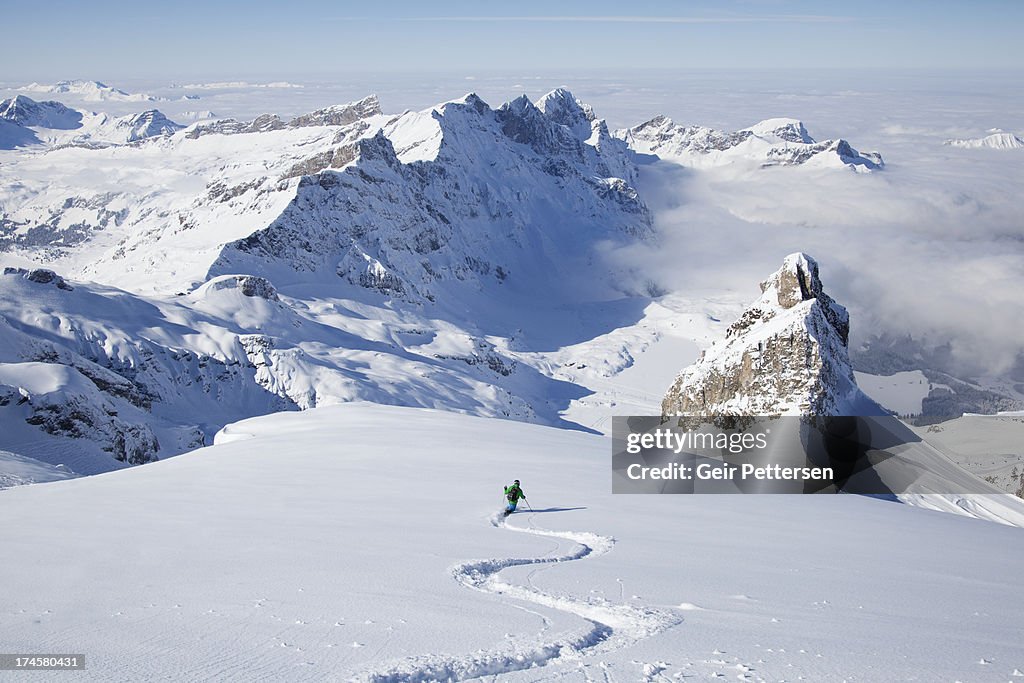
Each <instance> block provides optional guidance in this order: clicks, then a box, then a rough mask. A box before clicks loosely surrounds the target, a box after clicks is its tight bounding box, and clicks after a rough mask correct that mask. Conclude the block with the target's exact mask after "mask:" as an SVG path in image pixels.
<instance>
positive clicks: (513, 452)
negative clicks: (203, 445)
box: [0, 404, 1024, 682]
mask: <svg viewBox="0 0 1024 683" xmlns="http://www.w3.org/2000/svg"><path fill="white" fill-rule="evenodd" d="M218 443H219V444H220V445H217V446H214V447H212V448H207V449H203V450H201V451H197V452H195V453H192V454H189V455H186V456H183V457H180V458H174V459H172V460H168V461H165V462H160V463H154V464H152V465H147V466H145V467H141V468H135V469H132V470H128V471H122V472H115V473H111V474H108V475H103V476H101V477H90V478H86V479H77V480H72V481H67V482H56V483H52V484H39V485H34V486H24V487H19V488H16V489H11V490H7V491H4V492H2V494H0V517H2V518H3V519H4V521H5V523H4V524H3V525H0V545H2V546H3V547H4V548H5V549H6V550H7V553H8V554H9V556H10V558H12V560H11V561H8V562H3V563H0V583H2V585H4V586H5V588H6V590H7V595H8V598H7V606H6V608H5V611H4V616H3V618H2V619H0V640H2V641H3V642H4V643H5V646H6V647H8V648H9V649H11V650H13V651H52V652H58V651H59V652H63V651H76V652H84V653H86V656H87V660H86V662H87V671H88V675H89V677H90V678H93V679H100V680H137V679H141V678H160V677H168V676H170V677H174V678H187V679H189V680H218V681H236V680H237V681H251V680H254V679H267V680H291V681H305V680H310V681H312V680H324V679H332V680H349V679H353V678H354V679H356V680H362V681H413V680H449V679H452V680H464V679H467V678H471V677H487V678H490V677H497V678H498V679H499V680H502V681H505V680H508V681H549V680H551V681H553V680H559V681H581V682H582V681H587V680H616V681H647V680H651V681H655V680H673V679H676V678H683V679H688V678H694V679H705V678H728V679H733V680H735V679H736V678H737V677H740V678H743V679H748V678H749V679H750V680H757V679H761V680H780V679H785V680H800V679H801V678H802V679H804V680H816V681H826V680H827V681H831V680H843V679H846V680H871V681H881V680H911V679H919V680H1013V672H1014V670H1015V669H1016V670H1020V669H1024V655H1022V652H1021V649H1020V643H1019V638H1018V637H1017V631H1018V629H1017V620H1018V615H1019V614H1020V612H1021V611H1022V610H1024V595H1022V593H1021V591H1020V590H1018V586H1019V579H1018V576H1019V567H1020V566H1021V563H1024V544H1021V543H1020V534H1021V530H1020V529H1014V528H1010V527H1006V526H1002V525H997V524H991V523H986V522H981V521H978V520H972V519H967V518H964V517H956V516H953V515H944V514H937V513H934V512H929V511H924V510H918V509H913V508H909V507H907V506H903V505H898V504H893V503H890V502H885V501H881V500H877V499H871V498H865V497H860V496H712V497H707V496H700V497H697V496H657V495H649V496H643V495H640V496H613V495H612V494H611V493H610V492H609V487H608V474H609V472H608V470H607V469H606V468H607V467H608V460H607V456H608V449H609V442H608V441H607V440H606V439H604V438H601V437H596V436H592V435H585V434H580V433H578V432H575V433H574V432H568V431H565V430H555V429H550V428H543V427H536V426H531V425H523V424H520V423H514V422H508V421H498V420H487V419H480V418H474V417H467V416H460V415H454V414H451V413H443V412H437V411H425V410H411V409H402V408H392V407H386V406H372V405H360V404H349V405H345V406H336V407H331V408H323V409H317V410H315V411H306V412H303V413H288V414H281V415H275V416H269V417H264V418H257V419H255V420H250V421H246V422H243V423H240V424H237V425H232V426H231V427H230V428H229V429H228V430H226V431H225V432H224V433H222V434H221V436H220V437H219V438H218ZM514 478H518V479H521V480H522V482H523V487H524V489H525V491H526V493H527V495H528V502H529V503H530V507H532V508H533V511H532V512H531V511H530V510H528V509H525V506H523V508H524V509H523V511H522V512H521V513H517V514H515V515H513V516H512V517H510V518H509V519H508V521H507V523H505V524H502V523H501V522H500V521H499V520H498V519H497V517H496V514H495V513H496V512H497V509H498V508H499V506H500V504H501V497H500V493H501V488H500V487H501V485H502V484H505V483H507V482H508V481H510V480H512V479H514ZM666 520H671V521H670V522H668V521H666ZM809 520H810V527H809ZM41 537H45V538H48V539H50V541H51V542H48V543H41V542H39V539H40V538H41ZM115 548H116V549H117V550H116V551H113V550H111V549H115ZM98 549H99V550H98ZM979 558H984V561H979ZM29 567H31V571H28V570H27V568H29ZM241 568H244V571H243V570H241ZM68 576H73V577H75V581H74V582H73V583H69V582H68V580H67V577H68ZM65 675H66V674H61V676H65Z"/></svg>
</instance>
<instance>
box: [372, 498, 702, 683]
mask: <svg viewBox="0 0 1024 683" xmlns="http://www.w3.org/2000/svg"><path fill="white" fill-rule="evenodd" d="M490 522H491V524H492V525H494V526H495V527H499V528H503V529H507V530H509V531H514V532H517V533H525V534H533V535H536V536H547V537H548V538H555V539H564V540H569V541H572V542H574V543H575V544H576V548H575V549H574V550H573V551H572V552H569V553H567V554H564V555H558V556H554V557H530V558H491V559H486V560H473V561H470V562H463V563H462V564H458V565H456V566H455V567H453V568H452V570H451V572H452V577H453V578H454V579H455V580H456V581H458V582H459V583H461V584H462V585H464V586H466V587H467V588H470V589H473V590H476V591H480V592H483V593H491V594H494V595H501V596H505V597H509V598H514V599H515V600H520V601H524V602H530V603H533V604H535V605H541V606H543V607H548V608H551V609H555V610H559V611H562V612H568V613H570V614H575V615H577V616H579V617H581V618H582V619H584V620H585V622H586V623H587V625H586V626H585V627H584V628H582V629H578V630H576V631H571V632H569V633H567V634H564V635H562V636H561V637H560V638H558V639H557V640H553V641H549V642H544V641H541V642H537V643H535V644H532V645H529V646H518V647H511V648H503V649H496V650H491V651H477V652H475V653H472V654H466V655H422V656H415V657H409V658H407V659H405V660H403V661H401V662H400V663H398V664H396V665H394V666H392V667H390V668H388V669H387V670H378V671H376V672H372V673H367V674H364V675H363V676H362V677H359V678H358V679H356V680H360V681H368V682H372V683H385V682H387V683H398V682H403V683H404V682H427V681H463V680H467V679H472V678H479V677H481V676H494V675H498V674H503V673H511V672H514V671H522V670H524V669H532V668H535V667H540V666H545V665H547V664H551V663H553V662H555V661H556V660H561V661H563V662H564V661H567V660H572V659H578V658H579V657H580V656H582V655H583V654H584V653H587V654H593V653H600V652H607V651H611V650H617V649H620V648H623V647H626V646H629V645H632V644H633V643H636V642H638V641H640V640H642V639H644V638H649V637H651V636H653V635H655V634H656V633H660V632H662V631H664V630H666V629H668V628H670V627H672V626H674V625H676V624H678V623H680V622H681V621H682V618H680V617H679V616H677V615H676V614H674V613H672V612H667V611H665V610H658V609H653V608H648V607H641V606H639V605H629V604H623V603H613V602H610V601H608V600H607V599H605V598H595V597H590V598H587V599H582V598H578V597H574V596H571V595H552V594H550V593H546V592H544V591H541V590H539V589H537V588H535V587H533V586H532V585H529V586H523V585H518V584H513V583H508V582H506V581H504V580H502V579H501V578H500V577H499V574H500V573H501V572H502V571H503V570H505V569H508V568H510V567H521V566H525V565H554V564H560V563H563V562H575V561H577V560H582V559H586V558H588V557H599V556H601V555H604V554H606V553H609V552H611V550H612V548H613V547H614V546H615V539H614V538H611V537H608V536H601V535H599V534H595V533H590V532H586V531H553V530H550V529H540V528H536V527H529V528H527V527H519V526H510V525H508V524H506V523H505V520H504V519H502V518H501V516H500V513H499V514H496V515H494V516H492V517H491V518H490ZM513 606H515V605H513ZM520 609H524V608H520ZM528 611H529V610H528ZM545 621H547V620H545ZM544 630H546V626H545V629H544ZM541 635H543V631H542V633H541Z"/></svg>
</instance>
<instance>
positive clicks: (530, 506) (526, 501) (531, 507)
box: [523, 497, 533, 512]
mask: <svg viewBox="0 0 1024 683" xmlns="http://www.w3.org/2000/svg"><path fill="white" fill-rule="evenodd" d="M523 502H524V503H526V509H527V510H529V511H530V512H533V506H532V505H530V501H528V500H526V498H525V497H524V498H523Z"/></svg>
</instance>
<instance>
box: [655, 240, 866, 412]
mask: <svg viewBox="0 0 1024 683" xmlns="http://www.w3.org/2000/svg"><path fill="white" fill-rule="evenodd" d="M849 330H850V325H849V315H848V314H847V312H846V309H845V308H844V307H842V306H840V305H839V304H837V303H836V302H835V301H833V299H832V298H831V297H830V296H828V294H826V293H825V290H824V287H823V286H822V283H821V279H820V277H819V274H818V264H817V262H816V261H815V260H814V259H813V258H811V257H810V256H808V255H807V254H803V253H795V254H790V255H789V256H787V257H786V258H785V259H784V261H783V263H782V267H781V268H779V270H777V271H775V272H774V273H772V274H771V275H770V276H769V277H768V278H767V279H766V280H764V281H763V282H762V283H761V297H760V298H759V299H758V300H757V301H755V302H754V303H753V304H751V306H750V307H748V308H747V309H746V310H745V311H744V312H743V314H742V315H741V316H740V317H739V319H738V320H737V321H736V322H734V323H733V324H732V325H731V326H730V327H729V330H728V332H727V333H726V338H725V340H724V341H723V342H719V343H717V344H715V345H713V346H712V347H711V348H710V349H708V350H707V351H705V352H704V354H703V355H702V356H701V358H700V360H698V361H697V362H696V363H694V364H693V365H691V366H689V367H687V368H685V369H684V370H683V371H682V372H681V373H680V374H679V376H678V377H677V378H676V381H675V382H674V383H673V385H672V386H671V387H670V389H669V391H668V393H667V394H666V396H665V399H664V401H663V402H662V411H663V414H664V415H681V416H682V415H712V416H728V415H733V416H743V415H883V414H885V410H884V409H882V408H881V407H880V406H878V405H877V404H876V403H875V402H874V401H872V400H871V399H869V398H867V396H865V395H864V394H863V393H861V391H860V389H859V388H858V387H857V383H856V380H855V379H854V376H853V369H852V367H851V366H850V358H849V349H848V348H847V340H848V338H849Z"/></svg>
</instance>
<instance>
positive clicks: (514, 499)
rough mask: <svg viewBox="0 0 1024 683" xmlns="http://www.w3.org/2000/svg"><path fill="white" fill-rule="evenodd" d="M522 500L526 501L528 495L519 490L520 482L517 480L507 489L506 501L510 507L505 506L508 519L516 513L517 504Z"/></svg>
mask: <svg viewBox="0 0 1024 683" xmlns="http://www.w3.org/2000/svg"><path fill="white" fill-rule="evenodd" d="M520 498H522V499H523V500H526V494H525V493H523V490H522V489H521V488H519V480H518V479H516V480H515V481H514V482H513V483H512V485H511V486H506V487H505V499H506V500H508V505H506V506H505V516H506V517H508V516H509V515H511V514H512V513H513V512H515V511H516V504H517V503H519V499H520Z"/></svg>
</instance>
